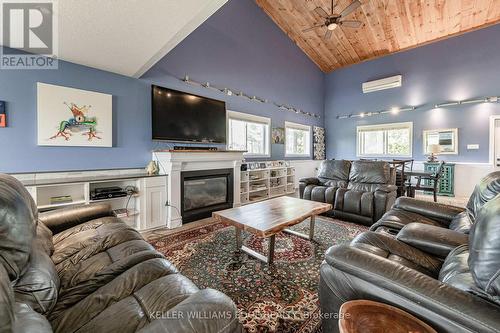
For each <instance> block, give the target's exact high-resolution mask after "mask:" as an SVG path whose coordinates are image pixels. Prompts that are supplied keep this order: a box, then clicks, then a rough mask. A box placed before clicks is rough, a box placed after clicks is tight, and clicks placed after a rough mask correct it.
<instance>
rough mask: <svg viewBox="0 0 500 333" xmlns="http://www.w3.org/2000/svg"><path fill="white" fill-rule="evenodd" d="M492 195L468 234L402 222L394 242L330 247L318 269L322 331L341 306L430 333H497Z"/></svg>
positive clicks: (499, 220) (498, 259)
mask: <svg viewBox="0 0 500 333" xmlns="http://www.w3.org/2000/svg"><path fill="white" fill-rule="evenodd" d="M499 272H500V196H496V197H495V198H494V199H491V200H488V202H487V203H485V204H484V205H483V206H482V208H480V209H479V210H477V211H476V212H475V223H474V224H472V227H471V230H470V234H469V235H466V234H463V233H461V232H457V231H453V230H449V229H445V228H442V227H437V226H433V225H426V224H422V223H410V224H408V225H406V226H405V227H404V228H403V229H402V230H401V231H400V232H399V234H398V236H397V238H394V237H391V236H390V235H387V234H384V233H378V232H373V231H368V232H365V233H362V234H360V235H359V236H358V237H356V238H355V239H354V240H353V241H352V242H351V243H350V244H349V245H340V246H333V247H332V248H330V249H329V250H328V251H327V253H326V255H325V261H324V262H323V264H322V265H321V269H320V287H319V294H320V302H321V309H322V313H323V316H324V318H325V319H323V329H324V331H325V332H338V321H337V319H335V318H338V317H336V316H335V314H337V313H338V311H339V308H340V306H341V305H342V303H344V302H346V301H349V300H356V299H367V300H374V301H379V302H382V303H386V304H390V305H393V306H396V307H398V308H400V309H403V310H405V311H407V312H409V313H411V314H413V315H415V316H417V317H419V318H420V319H422V320H423V321H425V322H427V323H428V324H430V325H431V326H433V327H434V328H435V329H436V330H437V331H438V332H450V333H458V332H500V274H499Z"/></svg>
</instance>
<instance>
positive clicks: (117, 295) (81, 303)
mask: <svg viewBox="0 0 500 333" xmlns="http://www.w3.org/2000/svg"><path fill="white" fill-rule="evenodd" d="M103 273H104V272H103ZM106 275H107V276H109V278H108V281H106V283H104V284H102V285H100V286H97V287H96V286H95V285H94V284H93V283H92V281H89V283H88V285H87V287H88V288H87V290H86V295H85V296H84V297H81V295H80V291H81V288H80V287H79V288H78V289H77V290H76V291H75V292H72V291H71V290H68V291H67V293H66V295H61V297H60V300H59V302H58V303H57V305H56V307H55V308H54V311H53V312H52V313H51V314H50V315H49V319H50V321H51V324H52V326H53V327H54V330H55V331H56V332H74V331H78V330H79V329H80V328H81V327H83V326H85V325H86V324H87V323H89V322H91V321H92V320H93V318H95V317H96V316H98V315H99V314H100V313H102V312H103V311H105V310H106V309H107V308H110V307H112V306H113V305H115V304H117V303H119V302H120V301H122V300H125V299H127V300H125V301H124V303H125V304H123V306H118V307H115V308H114V309H113V314H114V315H118V314H120V313H121V312H122V311H124V312H126V314H129V315H130V314H133V315H134V316H138V317H139V318H130V317H129V318H128V319H127V325H123V324H122V325H120V326H119V327H121V328H122V329H127V328H128V327H129V323H130V330H131V331H132V332H133V331H134V330H135V328H134V327H133V324H134V322H137V321H138V320H139V321H140V320H143V321H146V320H147V318H145V316H147V313H144V311H143V309H142V308H141V305H140V304H137V303H138V302H139V301H138V298H135V297H134V294H135V293H136V292H138V291H139V290H141V289H142V288H143V287H145V286H146V285H148V284H149V283H151V282H153V281H155V280H157V279H159V278H161V277H164V276H168V275H175V278H176V279H177V280H176V281H177V282H176V283H173V282H174V281H170V282H172V284H170V285H168V284H167V285H165V289H169V290H170V296H171V297H172V299H170V300H168V299H166V300H164V301H165V303H166V304H172V303H173V302H175V301H178V302H180V301H182V299H183V298H182V297H181V296H180V295H177V296H175V295H174V294H173V293H174V292H176V289H177V290H179V293H180V294H182V293H183V291H185V293H191V292H195V291H197V288H196V287H194V285H193V284H192V283H191V282H190V281H189V280H188V279H186V278H184V277H182V276H181V275H179V274H177V270H176V269H175V267H174V266H173V265H172V264H171V263H170V262H168V261H167V260H166V259H163V258H153V259H149V260H145V261H142V262H139V263H137V264H136V265H133V266H131V267H128V269H126V270H124V271H123V272H121V273H119V274H116V275H115V274H102V275H101V276H106ZM174 280H175V279H174ZM94 287H95V288H94ZM92 288H94V289H92ZM194 288H196V289H194ZM87 291H90V292H89V293H87ZM155 292H157V293H163V291H162V290H155ZM129 296H132V298H128V297H129ZM185 297H187V296H185ZM130 303H133V304H135V306H133V305H131V306H132V307H133V310H130V308H129V304H130ZM109 318H110V317H109V316H105V317H104V318H103V317H101V319H103V320H109ZM113 320H116V317H115V318H114V319H113ZM117 324H118V323H117ZM84 331H86V330H84ZM120 332H122V330H120ZM123 332H125V331H123Z"/></svg>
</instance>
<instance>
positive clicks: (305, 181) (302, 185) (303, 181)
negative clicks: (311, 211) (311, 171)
mask: <svg viewBox="0 0 500 333" xmlns="http://www.w3.org/2000/svg"><path fill="white" fill-rule="evenodd" d="M319 184H320V181H319V179H318V178H314V177H307V178H300V180H299V197H300V198H301V199H308V200H309V199H310V198H304V191H305V189H306V187H307V186H308V185H319Z"/></svg>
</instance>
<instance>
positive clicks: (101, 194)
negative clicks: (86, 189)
mask: <svg viewBox="0 0 500 333" xmlns="http://www.w3.org/2000/svg"><path fill="white" fill-rule="evenodd" d="M127 195H128V193H127V191H125V190H124V189H122V188H121V187H119V186H111V187H101V188H96V189H95V190H94V191H92V192H90V199H91V200H102V199H111V198H120V197H126V196H127Z"/></svg>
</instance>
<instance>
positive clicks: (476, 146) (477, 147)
mask: <svg viewBox="0 0 500 333" xmlns="http://www.w3.org/2000/svg"><path fill="white" fill-rule="evenodd" d="M477 149H479V145H478V144H473V145H467V150H477Z"/></svg>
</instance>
